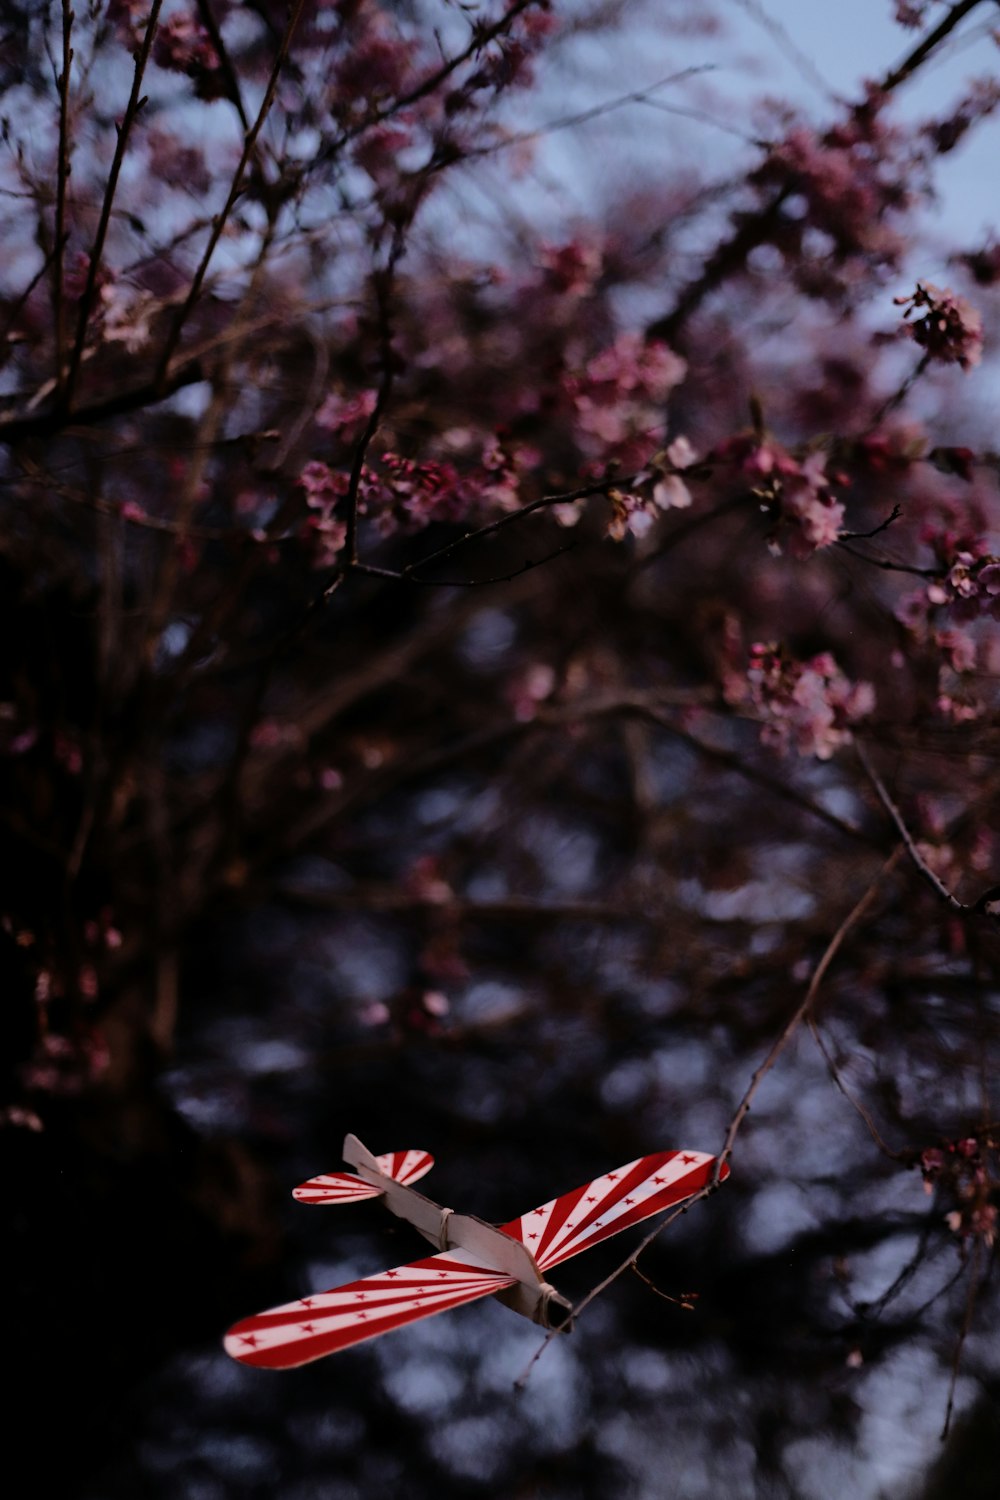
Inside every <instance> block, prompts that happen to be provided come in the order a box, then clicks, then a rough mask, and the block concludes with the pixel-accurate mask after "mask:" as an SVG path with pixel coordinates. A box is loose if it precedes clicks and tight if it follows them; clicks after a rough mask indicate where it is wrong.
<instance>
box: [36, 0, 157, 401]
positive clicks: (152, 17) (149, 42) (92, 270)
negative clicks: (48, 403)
mask: <svg viewBox="0 0 1000 1500" xmlns="http://www.w3.org/2000/svg"><path fill="white" fill-rule="evenodd" d="M162 4H163V0H152V4H151V5H150V9H149V19H148V20H147V22H146V31H145V35H144V36H143V39H142V45H141V46H140V48H139V51H138V54H137V55H136V59H135V71H134V73H133V75H132V91H131V93H130V94H129V98H128V104H127V105H126V106H125V113H124V115H123V116H122V122H121V124H120V125H119V126H118V139H117V141H116V143H115V154H114V157H113V159H112V162H111V170H110V171H109V173H108V181H107V186H106V187H105V189H104V201H103V203H102V204H101V216H100V219H99V220H98V223H97V233H96V235H95V236H94V243H93V246H92V248H91V251H90V264H89V265H88V267H87V282H86V285H85V287H84V289H83V295H82V297H81V298H80V310H79V313H78V315H77V325H76V339H75V341H74V344H73V350H72V353H71V354H70V360H69V369H68V370H67V371H66V381H65V385H64V387H63V392H62V400H61V402H60V408H61V409H62V410H63V411H66V410H68V409H69V406H70V404H71V403H72V400H73V389H74V387H75V385H76V381H77V377H78V375H79V373H80V361H81V360H82V358H83V346H84V344H85V343H86V340H87V323H88V321H89V319H90V314H91V311H92V309H93V305H94V295H95V293H96V291H97V277H98V273H99V271H100V268H101V258H102V256H103V254H104V242H105V240H106V239H107V234H108V225H109V224H110V222H111V209H112V205H113V204H114V201H115V193H116V192H117V190H118V178H119V176H120V175H121V169H122V163H123V162H124V160H125V152H126V151H127V149H128V140H129V135H130V134H131V131H132V126H133V125H134V124H135V121H136V118H137V117H138V114H139V111H140V109H141V108H142V106H143V104H144V103H145V102H146V101H145V100H144V99H143V98H142V97H141V90H142V80H143V77H144V76H145V72H146V65H147V63H148V62H149V54H150V51H151V50H152V46H153V37H154V36H155V35H156V26H157V22H158V20H159V16H160V8H161V6H162Z"/></svg>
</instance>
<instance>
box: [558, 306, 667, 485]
mask: <svg viewBox="0 0 1000 1500" xmlns="http://www.w3.org/2000/svg"><path fill="white" fill-rule="evenodd" d="M686 371H687V366H686V364H685V362H684V360H683V359H681V358H680V356H679V355H677V354H674V352H673V351H672V350H671V349H669V348H668V347H667V345H666V344H664V343H662V342H660V341H659V340H656V339H652V340H646V339H644V338H643V337H642V335H641V334H638V333H624V334H622V335H621V336H620V337H619V338H618V339H616V340H615V342H614V344H612V345H611V347H610V348H608V349H604V350H602V351H601V353H600V354H597V355H595V356H594V357H593V359H591V360H589V361H588V362H587V364H586V365H585V366H584V368H583V369H582V370H581V371H579V372H578V373H576V374H572V375H568V376H567V377H566V378H565V381H564V390H565V393H566V395H567V396H568V397H569V401H570V405H571V409H572V412H573V425H574V433H575V437H576V440H577V442H578V444H579V446H580V448H581V450H582V452H583V453H584V454H586V455H587V456H588V457H589V458H590V459H591V460H592V461H593V462H594V463H595V464H596V465H605V464H608V463H610V462H613V461H615V462H618V463H620V464H623V465H624V466H625V467H627V468H641V467H642V465H643V464H645V463H646V462H648V460H649V458H650V457H651V456H652V454H653V452H654V451H655V449H656V447H657V446H658V442H659V434H661V433H662V430H663V422H664V403H665V402H666V399H667V396H668V395H669V393H670V392H671V391H672V390H673V388H674V387H675V386H676V385H679V384H680V382H681V381H682V380H683V379H684V375H685V373H686Z"/></svg>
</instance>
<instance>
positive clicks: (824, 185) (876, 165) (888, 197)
mask: <svg viewBox="0 0 1000 1500" xmlns="http://www.w3.org/2000/svg"><path fill="white" fill-rule="evenodd" d="M881 103H882V100H881V97H880V96H879V95H878V94H877V93H872V94H871V96H870V97H869V98H868V99H867V100H866V101H865V102H864V104H862V105H860V106H858V107H857V108H855V109H854V110H852V111H851V114H850V116H849V117H848V118H847V119H846V120H844V121H842V122H840V123H839V124H837V125H835V126H833V127H832V128H831V129H829V130H826V131H816V130H814V129H812V128H810V127H808V126H806V125H793V126H792V128H790V129H788V130H787V131H786V134H785V135H784V137H783V139H781V140H780V141H778V142H777V144H775V145H774V146H773V147H772V149H771V151H770V153H769V154H768V157H767V159H766V161H765V162H764V164H763V166H762V167H761V169H760V170H759V172H758V173H757V181H758V182H759V183H760V184H761V185H763V186H767V187H771V188H773V187H775V186H777V187H778V188H780V189H781V190H782V191H783V192H784V193H786V194H788V195H791V196H793V197H795V198H797V199H800V200H804V202H805V204H806V205H807V208H808V212H807V213H806V214H805V215H804V216H801V217H800V218H794V217H787V218H783V219H779V220H778V221H777V223H776V228H775V242H776V243H778V246H779V248H782V247H784V248H786V249H794V250H795V251H796V252H797V251H798V248H799V247H798V246H797V245H796V244H793V243H792V242H794V241H795V240H796V239H797V236H798V233H799V228H800V225H801V224H802V223H808V224H809V225H810V226H811V227H812V228H813V229H818V230H821V231H822V232H823V233H824V234H825V235H827V236H829V239H830V240H831V241H832V243H833V246H834V247H835V250H836V254H837V257H838V259H840V260H844V259H845V258H846V257H847V256H851V255H863V256H865V257H866V258H867V259H868V260H869V261H871V262H874V264H876V265H878V266H883V265H885V266H893V265H895V264H896V262H897V261H898V260H899V258H900V255H901V254H902V251H903V248H904V241H903V239H902V237H901V236H900V235H899V234H898V233H897V232H896V231H895V229H893V228H892V227H891V225H890V224H889V223H888V222H887V221H888V219H889V217H890V215H891V214H893V213H898V212H899V211H901V210H903V209H905V208H906V207H907V206H908V205H909V203H910V201H911V197H912V193H911V191H910V188H909V186H908V183H909V182H910V181H911V179H912V175H913V170H912V169H913V163H910V162H904V161H902V160H900V150H899V148H900V145H901V141H902V136H901V132H899V131H898V130H897V129H896V128H895V127H893V126H891V125H889V124H887V123H886V122H885V121H884V120H883V119H882V116H881V113H880V107H881ZM815 271H816V273H817V274H819V267H818V266H817V267H815ZM805 289H806V290H810V288H809V287H806V288H805Z"/></svg>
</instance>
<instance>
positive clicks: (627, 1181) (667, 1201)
mask: <svg viewBox="0 0 1000 1500" xmlns="http://www.w3.org/2000/svg"><path fill="white" fill-rule="evenodd" d="M714 1165H715V1157H714V1156H707V1155H706V1154H705V1152H704V1151H659V1152H657V1153H656V1154H655V1155H653V1156H641V1157H639V1158H638V1160H637V1161H630V1162H629V1163H628V1165H627V1166H625V1167H619V1168H618V1170H617V1172H606V1173H605V1175H604V1176H603V1177H595V1179H594V1181H593V1182H586V1183H584V1185H583V1187H578V1188H574V1190H573V1192H571V1193H564V1194H563V1195H562V1197H561V1198H553V1199H552V1201H551V1203H543V1204H542V1206H541V1208H535V1209H532V1211H531V1212H530V1213H527V1214H522V1215H521V1217H520V1218H519V1219H512V1220H511V1222H510V1223H509V1224H503V1225H502V1226H501V1228H502V1229H503V1232H504V1234H509V1235H511V1236H512V1237H513V1238H514V1239H516V1240H520V1241H521V1243H522V1244H524V1245H527V1247H528V1249H529V1250H530V1251H531V1253H532V1255H533V1256H534V1257H535V1260H536V1262H537V1264H538V1268H539V1270H541V1271H548V1270H549V1269H550V1268H551V1267H552V1266H557V1265H559V1263H560V1261H564V1260H569V1258H570V1256H571V1255H579V1254H580V1252H581V1251H582V1250H589V1249H590V1247H591V1245H597V1244H599V1243H600V1241H601V1240H606V1239H608V1238H609V1236H610V1235H613V1234H617V1233H618V1232H619V1230H622V1229H628V1228H630V1226H631V1225H633V1224H640V1223H641V1222H642V1220H643V1219H649V1218H652V1217H653V1215H654V1214H659V1213H662V1212H663V1210H664V1209H666V1208H670V1207H672V1205H673V1204H675V1203H680V1202H682V1201H683V1199H685V1198H690V1197H691V1195H692V1194H693V1193H697V1192H698V1191H699V1189H700V1188H703V1187H704V1186H705V1184H706V1183H707V1182H710V1181H711V1177H712V1169H713V1167H714ZM728 1175H729V1171H728V1168H726V1169H725V1170H724V1171H723V1173H722V1176H723V1177H728Z"/></svg>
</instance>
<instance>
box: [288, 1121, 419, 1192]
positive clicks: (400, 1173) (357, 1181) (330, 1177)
mask: <svg viewBox="0 0 1000 1500" xmlns="http://www.w3.org/2000/svg"><path fill="white" fill-rule="evenodd" d="M354 1139H355V1138H354V1137H353V1136H348V1141H353V1140H354ZM345 1145H346V1143H345ZM357 1145H358V1146H359V1147H360V1153H361V1154H360V1155H359V1156H358V1158H357V1159H355V1158H354V1157H352V1158H351V1162H352V1165H354V1166H357V1165H359V1164H366V1165H367V1164H368V1162H369V1158H370V1160H371V1161H372V1162H374V1163H375V1167H376V1170H377V1171H379V1172H380V1173H382V1174H383V1176H385V1177H391V1178H393V1180H394V1181H396V1182H401V1183H403V1185H404V1186H406V1187H409V1186H410V1184H411V1183H414V1182H419V1181H420V1178H421V1177H424V1176H426V1174H427V1173H428V1172H429V1171H430V1169H431V1167H432V1166H433V1165H434V1158H433V1156H431V1155H430V1154H429V1153H428V1152H427V1151H387V1152H385V1154H384V1155H382V1156H371V1154H370V1152H368V1151H366V1150H365V1148H364V1147H363V1146H362V1145H361V1142H360V1141H358V1142H357ZM383 1191H384V1190H383V1189H382V1188H380V1187H375V1186H374V1184H372V1183H369V1182H365V1181H364V1179H363V1178H361V1177H356V1176H355V1174H354V1173H353V1172H324V1173H322V1174H321V1175H320V1176H319V1177H310V1179H309V1181H308V1182H303V1183H300V1184H299V1186H298V1187H297V1188H294V1189H293V1190H292V1197H293V1198H296V1199H297V1200H298V1202H299V1203H313V1204H317V1205H325V1204H331V1203H360V1202H361V1200H362V1199H363V1198H380V1197H381V1196H382V1193H383Z"/></svg>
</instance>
